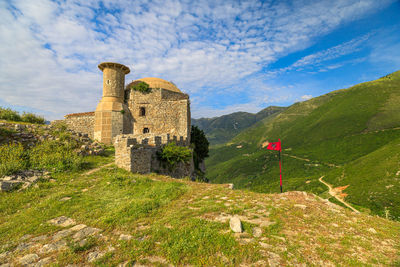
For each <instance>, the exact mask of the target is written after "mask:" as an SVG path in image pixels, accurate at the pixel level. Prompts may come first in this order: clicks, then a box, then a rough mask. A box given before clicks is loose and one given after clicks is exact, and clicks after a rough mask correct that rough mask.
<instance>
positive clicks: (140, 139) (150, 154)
mask: <svg viewBox="0 0 400 267" xmlns="http://www.w3.org/2000/svg"><path fill="white" fill-rule="evenodd" d="M170 142H175V143H176V144H177V145H180V146H186V144H187V140H185V139H183V137H182V138H177V137H176V136H174V137H173V138H170V136H169V134H165V135H162V136H155V135H153V134H148V135H140V136H135V135H120V136H118V137H117V138H116V139H115V143H114V146H115V164H116V165H117V166H118V167H120V168H123V169H125V170H127V171H130V172H137V173H149V172H156V173H160V174H165V175H169V176H172V177H176V178H182V177H186V176H192V173H193V163H192V162H190V163H179V164H177V166H175V167H174V168H173V169H169V168H168V166H167V165H166V164H165V163H164V162H162V161H160V160H159V158H158V156H157V152H159V151H161V149H162V147H163V146H164V145H165V144H168V143H170Z"/></svg>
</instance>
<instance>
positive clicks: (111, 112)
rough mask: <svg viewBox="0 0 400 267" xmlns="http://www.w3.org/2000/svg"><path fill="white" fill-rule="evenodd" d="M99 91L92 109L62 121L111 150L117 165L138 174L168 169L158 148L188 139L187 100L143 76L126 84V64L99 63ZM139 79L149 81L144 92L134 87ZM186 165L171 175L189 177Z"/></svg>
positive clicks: (162, 82) (186, 143)
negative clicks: (159, 155) (147, 89)
mask: <svg viewBox="0 0 400 267" xmlns="http://www.w3.org/2000/svg"><path fill="white" fill-rule="evenodd" d="M98 67H99V69H100V70H101V71H102V72H103V96H102V99H101V100H100V102H99V104H98V105H97V108H96V111H95V112H86V113H74V114H69V115H66V116H65V122H66V124H67V126H68V127H69V128H70V129H72V130H74V131H76V132H80V133H83V134H87V135H88V136H89V137H90V138H93V139H95V140H97V141H100V142H102V143H105V144H113V143H114V145H115V149H116V157H115V162H116V164H117V165H118V166H120V167H122V168H124V169H126V170H129V171H132V172H139V173H148V172H159V173H164V174H171V170H167V169H165V168H164V166H163V165H162V163H161V162H159V161H158V160H157V157H156V154H157V151H159V150H160V149H161V147H162V146H163V145H165V144H167V143H169V142H172V141H175V143H177V144H178V145H182V146H189V144H190V129H191V126H190V117H191V116H190V100H189V95H187V94H184V93H182V92H181V91H180V90H179V89H178V87H176V85H175V84H173V83H172V82H168V81H166V80H163V79H160V78H154V77H149V78H142V79H138V80H136V81H132V82H131V83H129V84H128V85H127V86H126V87H125V75H126V74H128V73H129V72H130V69H129V68H128V67H126V66H124V65H122V64H119V63H113V62H103V63H101V64H99V66H98ZM138 82H144V83H146V84H148V85H149V88H150V91H149V92H145V93H144V92H139V91H135V90H134V89H133V88H132V87H133V85H134V84H136V83H138ZM192 165H193V164H192V163H191V164H180V165H179V166H177V168H176V170H175V171H172V172H173V173H172V174H171V176H175V177H183V176H190V175H191V173H192V171H193V170H192V169H193V168H192Z"/></svg>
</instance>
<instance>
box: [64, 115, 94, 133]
mask: <svg viewBox="0 0 400 267" xmlns="http://www.w3.org/2000/svg"><path fill="white" fill-rule="evenodd" d="M64 122H65V124H66V125H67V127H68V129H71V130H73V131H75V132H77V133H82V134H87V135H88V137H89V138H91V139H93V131H94V112H85V113H73V114H68V115H65V120H64Z"/></svg>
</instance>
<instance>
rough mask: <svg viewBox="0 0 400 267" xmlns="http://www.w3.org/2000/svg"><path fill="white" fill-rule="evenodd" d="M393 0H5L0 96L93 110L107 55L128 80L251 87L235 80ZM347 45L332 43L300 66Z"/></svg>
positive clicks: (51, 108) (55, 113) (59, 110)
mask: <svg viewBox="0 0 400 267" xmlns="http://www.w3.org/2000/svg"><path fill="white" fill-rule="evenodd" d="M390 2H392V1H389V0H388V1H379V3H377V2H376V1H373V0H365V1H356V0H354V1H349V0H340V1H318V2H316V1H310V2H306V3H305V2H304V1H294V2H293V3H291V4H286V3H283V2H282V1H278V2H277V3H274V2H271V3H267V2H265V3H264V2H257V1H240V2H239V1H237V2H236V1H196V2H191V1H183V0H182V1H177V0H165V1H161V0H160V1H152V2H148V1H144V0H143V1H142V0H140V1H123V0H107V1H102V2H98V1H94V0H90V1H83V0H82V1H78V0H74V1H61V2H57V1H56V2H53V1H49V0H35V1H24V0H14V1H8V2H6V1H4V2H1V3H0V16H1V18H2V22H1V25H0V34H1V36H2V43H1V45H0V56H1V58H2V60H1V62H0V67H1V70H2V76H1V77H0V82H1V85H0V93H1V98H2V100H3V101H5V102H7V103H10V104H11V105H19V106H28V107H32V108H35V109H40V110H43V111H44V112H45V113H46V114H47V115H48V116H49V118H51V119H54V118H60V117H61V116H62V115H63V114H65V113H71V112H79V111H88V110H93V109H94V108H95V106H96V104H97V101H98V100H99V98H100V96H101V72H100V71H99V70H98V69H97V64H98V63H100V62H103V61H116V62H120V63H122V64H126V65H128V66H129V67H131V69H132V74H130V75H129V76H128V77H127V80H130V79H136V78H140V77H145V76H156V77H157V76H158V77H161V78H164V79H167V80H173V81H174V82H175V83H176V84H178V86H179V87H180V88H181V89H182V90H183V91H186V92H189V93H191V94H201V93H202V91H203V90H205V88H215V90H220V89H221V88H234V90H236V92H244V90H245V88H243V87H240V86H235V85H236V84H238V82H239V81H241V80H243V79H245V78H246V77H249V76H251V75H254V74H256V73H257V72H259V71H260V70H261V69H263V68H264V67H265V66H267V65H268V64H269V63H271V62H273V61H275V60H276V59H278V58H279V57H282V56H284V55H287V54H289V53H291V52H293V51H298V50H300V49H303V48H305V47H307V46H309V45H310V44H311V43H313V41H314V38H316V37H317V36H320V35H322V34H325V33H328V32H330V31H332V30H333V29H335V28H336V27H338V26H340V25H342V24H343V23H347V22H350V21H352V20H355V19H357V18H359V17H361V16H364V15H365V14H368V13H370V12H375V11H376V10H377V9H379V8H383V7H385V6H387V5H388V4H389V3H390ZM100 3H102V4H103V5H104V7H105V8H107V9H101V8H100V7H101V5H100ZM360 42H361V41H360ZM357 44H358V43H356V42H355V43H352V44H348V47H351V46H352V47H356V45H357ZM340 49H342V50H340ZM348 49H350V48H348ZM346 51H349V50H345V49H344V48H343V47H342V48H340V47H337V48H333V49H332V50H330V51H325V52H324V53H325V54H324V53H322V54H319V55H318V54H316V55H314V56H310V57H308V58H304V59H303V61H300V62H298V63H297V64H298V66H295V67H300V66H301V65H303V66H304V65H307V64H312V62H314V63H319V62H321V58H322V57H333V56H334V55H340V53H342V54H343V53H346ZM249 86H250V87H253V88H255V86H254V85H249ZM260 86H261V89H260V90H261V93H262V87H263V85H262V83H261V85H260ZM254 90H258V89H257V88H255V89H254ZM261 93H260V92H258V93H256V94H255V95H257V96H258V95H260V94H261ZM206 101H207V100H206ZM250 101H252V100H250ZM245 105H246V104H245ZM245 105H244V106H241V107H243V108H251V106H245ZM201 106H202V104H201V103H199V104H198V105H196V107H193V108H192V109H193V110H194V109H199V110H200V109H201ZM237 107H239V106H237Z"/></svg>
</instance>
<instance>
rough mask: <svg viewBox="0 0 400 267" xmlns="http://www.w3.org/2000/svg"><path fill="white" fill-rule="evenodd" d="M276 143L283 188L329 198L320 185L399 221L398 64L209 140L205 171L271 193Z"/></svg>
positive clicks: (276, 178) (216, 178)
mask: <svg viewBox="0 0 400 267" xmlns="http://www.w3.org/2000/svg"><path fill="white" fill-rule="evenodd" d="M278 138H280V139H281V140H282V145H283V152H282V158H283V177H284V178H283V179H284V184H283V187H284V190H300V191H309V192H313V193H315V194H319V195H320V196H322V197H325V198H329V197H330V196H329V195H328V191H327V187H326V186H325V185H324V184H322V183H321V182H320V181H319V180H318V179H319V178H320V177H322V176H324V181H326V182H328V183H329V184H331V185H332V186H333V187H342V189H341V190H342V192H341V193H342V197H343V198H346V201H348V202H350V203H351V204H352V205H353V206H355V207H357V208H358V209H361V210H364V211H368V212H372V213H374V214H378V215H380V216H385V217H388V218H392V219H395V220H400V165H399V162H400V71H397V72H394V73H392V74H389V75H386V76H385V77H382V78H380V79H377V80H375V81H371V82H365V83H361V84H358V85H355V86H353V87H351V88H348V89H342V90H337V91H334V92H331V93H328V94H326V95H322V96H319V97H316V98H313V99H310V100H308V101H304V102H298V103H295V104H293V105H291V106H290V107H288V108H287V109H285V110H284V111H282V112H280V113H279V114H277V115H276V116H270V117H267V118H265V119H263V120H261V121H259V122H257V123H256V124H254V125H252V126H251V127H249V128H247V129H245V130H244V131H242V132H241V133H239V134H238V135H237V136H235V137H234V138H233V139H232V140H231V141H230V142H229V143H227V144H225V145H223V146H219V147H213V148H211V150H210V157H209V158H208V159H207V160H206V165H207V178H209V179H210V181H211V182H214V183H234V185H235V188H248V189H251V190H253V191H257V192H278V190H279V167H277V166H278V157H277V153H276V152H275V151H267V150H266V149H265V148H262V147H261V145H262V143H263V142H265V141H269V142H274V141H277V140H278Z"/></svg>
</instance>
